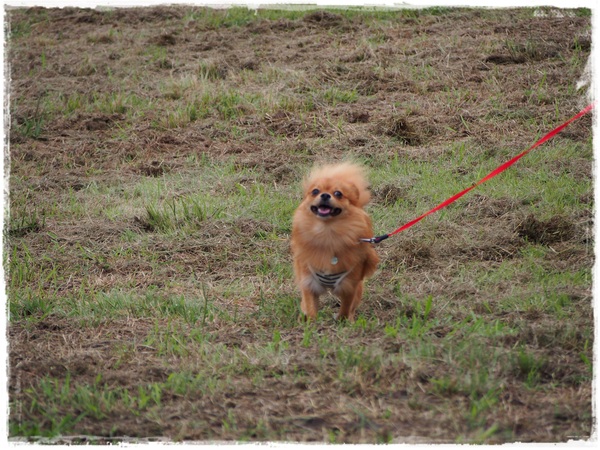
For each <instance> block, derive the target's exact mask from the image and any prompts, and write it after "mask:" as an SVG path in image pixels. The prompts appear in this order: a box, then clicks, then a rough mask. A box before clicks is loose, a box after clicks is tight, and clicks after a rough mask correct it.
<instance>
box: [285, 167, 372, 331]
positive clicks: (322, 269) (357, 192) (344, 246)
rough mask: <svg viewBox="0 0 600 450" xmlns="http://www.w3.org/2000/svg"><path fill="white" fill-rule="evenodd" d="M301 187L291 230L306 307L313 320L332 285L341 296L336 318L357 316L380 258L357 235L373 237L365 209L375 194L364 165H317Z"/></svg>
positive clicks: (350, 318)
mask: <svg viewBox="0 0 600 450" xmlns="http://www.w3.org/2000/svg"><path fill="white" fill-rule="evenodd" d="M303 187H304V199H303V201H302V203H301V204H300V206H299V207H298V208H297V209H296V212H295V214H294V220H293V225H292V235H291V250H292V255H293V258H294V272H295V275H296V283H297V284H298V287H299V288H300V290H301V292H302V301H301V309H302V312H303V313H304V315H305V316H306V317H308V318H310V319H315V318H316V316H317V311H318V308H319V296H320V295H321V294H323V293H324V292H325V291H326V290H327V289H331V290H332V291H333V294H334V295H336V296H337V297H338V298H339V299H340V301H341V307H340V312H339V314H338V317H339V318H341V319H349V320H353V319H354V312H355V311H356V308H357V306H358V305H359V303H360V301H361V298H362V292H363V281H364V279H365V278H366V277H368V276H370V275H372V274H373V273H374V272H375V270H376V268H377V263H378V262H379V258H378V257H377V254H376V253H375V249H374V248H373V246H372V244H368V243H363V242H360V240H359V239H360V238H370V237H372V236H373V227H372V225H371V219H370V218H369V216H368V215H367V213H366V212H365V210H364V209H363V207H364V206H365V205H366V204H367V203H368V201H369V199H370V197H371V194H370V192H369V187H368V182H367V180H366V177H365V174H364V169H363V168H362V167H361V166H358V165H356V164H352V163H342V164H335V165H328V166H324V167H316V168H315V169H313V171H312V172H311V174H310V175H309V176H308V177H307V178H305V180H304V185H303Z"/></svg>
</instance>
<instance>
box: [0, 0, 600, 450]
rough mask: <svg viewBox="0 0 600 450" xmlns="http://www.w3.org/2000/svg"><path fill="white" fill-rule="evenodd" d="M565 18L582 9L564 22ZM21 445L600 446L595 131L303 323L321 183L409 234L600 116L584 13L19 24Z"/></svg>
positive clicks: (15, 119) (11, 256)
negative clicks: (589, 82) (595, 410)
mask: <svg viewBox="0 0 600 450" xmlns="http://www.w3.org/2000/svg"><path fill="white" fill-rule="evenodd" d="M559 13H560V14H559ZM7 27H8V28H7V29H8V30H9V34H8V41H7V53H6V59H7V63H9V68H8V70H9V74H10V85H9V100H10V115H11V116H10V124H11V128H10V130H9V131H10V133H9V139H10V146H9V148H10V153H9V155H7V156H9V159H8V160H7V161H8V164H9V169H10V178H9V205H8V207H9V210H8V219H7V222H6V224H5V230H4V233H5V242H6V244H5V248H4V259H3V263H4V267H5V270H6V274H7V277H6V278H7V297H8V309H9V322H8V334H9V336H8V339H9V364H10V365H9V375H10V380H9V382H10V385H9V408H10V412H9V437H10V438H11V439H12V440H15V441H16V440H21V439H24V440H29V441H41V442H47V440H48V439H51V441H50V442H74V443H90V442H91V443H106V442H119V441H132V440H133V441H136V440H138V441H142V440H145V439H167V440H169V441H204V440H215V441H223V440H224V441H286V442H288V441H293V442H295V441H299V442H326V443H402V442H407V443H442V442H443V443H447V442H450V443H507V442H566V441H567V440H571V439H575V440H587V439H589V437H590V434H591V432H592V423H593V416H592V380H593V345H594V321H593V309H592V294H591V286H592V265H593V260H594V252H593V245H594V236H593V225H592V222H593V207H594V205H593V201H594V195H593V188H592V185H593V179H592V165H593V150H592V131H591V123H592V119H591V115H587V116H585V117H583V118H581V119H580V120H578V121H577V122H575V123H573V124H572V125H570V126H569V127H568V128H567V129H565V130H564V131H563V132H562V133H561V134H560V135H558V136H557V137H556V138H554V139H553V140H552V141H551V142H549V143H547V144H545V145H544V146H543V147H540V148H538V149H536V150H534V151H533V152H532V153H530V154H529V155H527V156H526V157H525V158H524V159H522V160H521V161H519V162H518V163H517V165H515V166H514V167H513V168H511V169H509V170H508V171H507V172H505V173H503V174H502V175H500V176H498V177H497V178H495V179H494V180H492V181H490V182H488V183H486V184H484V185H482V186H481V187H479V188H477V189H476V190H475V191H473V192H472V193H470V194H468V195H467V196H465V197H463V198H462V199H461V200H460V201H459V202H457V203H455V204H453V205H452V206H450V207H448V208H446V209H444V210H443V211H441V212H438V213H436V214H435V215H432V216H430V217H428V218H426V219H425V220H423V221H422V222H420V223H419V224H418V225H416V226H415V227H413V228H411V229H410V230H408V231H406V232H404V233H401V234H399V235H397V236H394V237H393V238H390V239H388V240H387V241H384V242H383V243H381V244H379V245H378V246H377V251H378V253H379V255H380V257H381V263H380V266H379V269H378V271H377V273H376V274H375V275H374V276H373V278H371V279H370V280H369V281H368V283H367V285H366V289H365V297H364V300H363V303H362V304H361V306H360V308H359V310H358V314H357V319H356V321H355V322H353V323H338V322H336V321H334V319H333V315H334V314H335V312H337V309H338V306H337V305H336V301H335V299H334V298H333V297H327V298H326V299H324V301H323V304H322V308H321V311H320V313H319V318H318V320H317V321H315V322H311V323H307V322H305V321H303V320H301V319H300V311H299V293H298V291H297V289H296V287H295V286H294V284H293V273H292V267H291V257H290V253H289V235H290V226H291V216H292V214H293V211H294V209H295V208H296V206H297V205H298V203H299V201H300V197H301V193H300V184H301V183H300V180H301V179H302V177H303V175H304V174H306V173H307V172H308V171H309V170H310V167H311V166H312V165H313V164H315V163H317V164H319V163H323V162H325V161H328V162H329V161H339V160H346V159H351V160H355V161H359V162H361V163H363V164H365V165H366V166H367V168H368V169H369V173H370V180H371V184H372V193H373V201H372V203H371V204H370V205H369V206H368V212H369V213H370V215H371V216H372V219H373V223H374V225H375V229H376V233H377V234H381V233H384V232H390V231H392V230H393V229H395V228H396V227H398V226H399V225H401V224H403V223H405V222H407V221H408V220H411V219H413V218H415V217H417V216H418V215H420V214H422V213H424V212H425V211H427V210H429V209H430V208H432V207H433V206H435V205H437V204H438V203H439V202H441V201H443V200H445V199H446V198H447V197H449V196H451V195H453V194H455V193H456V192H458V191H460V190H462V189H464V188H466V187H467V186H469V185H471V184H472V183H473V182H475V181H477V180H478V179H480V178H481V177H482V176H484V175H486V174H487V173H488V172H489V171H491V170H492V169H494V168H495V167H497V166H498V165H499V164H501V163H503V162H505V161H507V160H508V159H510V158H511V157H512V156H514V155H516V154H517V153H519V152H521V151H523V150H524V149H526V148H528V147H529V146H530V145H531V144H533V143H534V142H535V141H536V140H537V139H538V138H539V137H541V136H542V135H543V134H544V133H546V132H548V131H550V130H551V129H553V128H554V127H555V126H557V125H559V124H561V123H563V122H564V121H565V120H566V119H568V118H570V117H571V116H573V115H574V114H575V113H577V112H578V111H579V110H580V109H581V108H582V107H583V106H585V103H583V102H584V100H583V93H582V92H578V91H577V88H576V83H577V80H578V78H579V76H580V75H581V73H582V71H583V68H584V66H585V63H586V60H587V58H588V56H589V53H590V48H591V38H590V33H591V23H590V11H589V10H586V9H577V10H562V11H559V10H556V9H547V8H545V9H537V10H533V9H527V8H524V9H501V10H493V9H489V10H488V9H486V10H483V9H482V10H478V9H450V8H437V7H436V8H429V9H424V10H395V11H384V10H369V9H365V8H363V9H345V10H344V9H332V10H318V11H316V10H307V11H299V10H298V11H294V10H289V11H288V10H258V11H256V12H255V11H252V10H247V9H245V8H232V9H229V10H210V9H203V8H197V7H191V6H189V7H158V8H138V9H116V10H109V9H106V10H90V9H76V8H65V9H44V8H32V9H9V10H7Z"/></svg>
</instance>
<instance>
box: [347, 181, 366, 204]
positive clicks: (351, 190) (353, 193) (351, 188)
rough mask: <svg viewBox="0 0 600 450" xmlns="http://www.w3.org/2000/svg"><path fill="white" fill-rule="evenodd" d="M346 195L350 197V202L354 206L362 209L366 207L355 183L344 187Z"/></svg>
mask: <svg viewBox="0 0 600 450" xmlns="http://www.w3.org/2000/svg"><path fill="white" fill-rule="evenodd" d="M344 195H345V196H346V197H348V200H350V203H352V204H353V205H354V206H360V207H362V206H363V205H364V203H361V200H362V197H361V193H360V190H359V189H358V186H356V185H355V184H354V183H346V185H345V186H344Z"/></svg>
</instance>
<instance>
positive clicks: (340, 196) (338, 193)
mask: <svg viewBox="0 0 600 450" xmlns="http://www.w3.org/2000/svg"><path fill="white" fill-rule="evenodd" d="M333 195H334V196H335V197H336V198H342V197H343V195H342V193H341V192H340V191H335V192H334V193H333Z"/></svg>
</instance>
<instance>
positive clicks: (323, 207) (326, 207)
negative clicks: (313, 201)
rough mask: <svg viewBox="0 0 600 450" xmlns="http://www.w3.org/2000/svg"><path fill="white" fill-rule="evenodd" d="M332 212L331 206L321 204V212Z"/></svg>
mask: <svg viewBox="0 0 600 450" xmlns="http://www.w3.org/2000/svg"><path fill="white" fill-rule="evenodd" d="M330 212H331V208H330V207H329V206H319V214H323V215H326V214H329V213H330Z"/></svg>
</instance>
